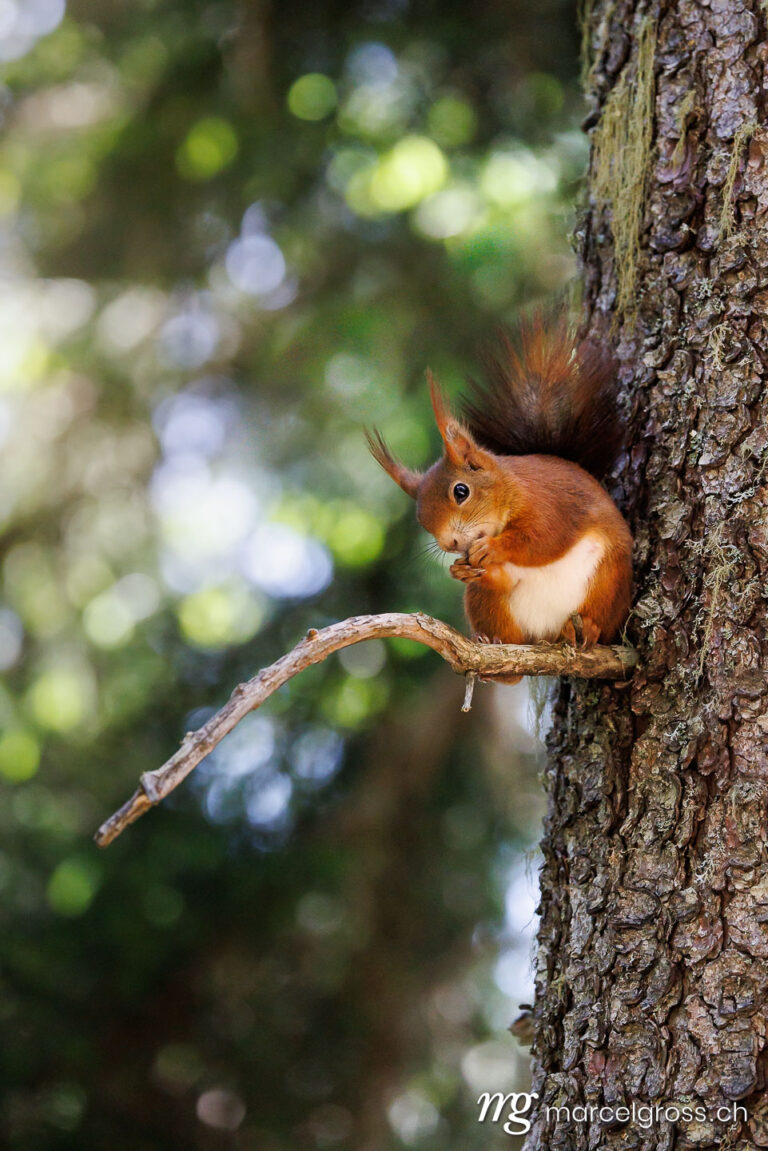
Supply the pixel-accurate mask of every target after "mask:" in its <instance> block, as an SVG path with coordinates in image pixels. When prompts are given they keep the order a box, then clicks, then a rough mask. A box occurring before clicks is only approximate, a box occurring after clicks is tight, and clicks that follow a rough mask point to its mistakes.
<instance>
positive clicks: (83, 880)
mask: <svg viewBox="0 0 768 1151" xmlns="http://www.w3.org/2000/svg"><path fill="white" fill-rule="evenodd" d="M98 886H99V883H98V874H97V872H96V869H95V868H94V867H92V866H91V865H90V864H88V863H85V862H84V861H82V860H79V859H65V860H64V861H63V862H62V863H60V864H59V866H58V867H57V868H56V870H55V871H54V873H53V875H52V876H51V878H50V879H49V881H48V887H47V888H46V896H47V899H48V906H49V907H50V908H51V910H52V911H55V912H56V914H57V915H65V916H71V917H73V918H74V917H75V916H78V915H82V914H83V912H85V911H87V910H88V908H89V907H90V905H91V901H92V900H93V897H94V895H95V894H96V891H97V889H98Z"/></svg>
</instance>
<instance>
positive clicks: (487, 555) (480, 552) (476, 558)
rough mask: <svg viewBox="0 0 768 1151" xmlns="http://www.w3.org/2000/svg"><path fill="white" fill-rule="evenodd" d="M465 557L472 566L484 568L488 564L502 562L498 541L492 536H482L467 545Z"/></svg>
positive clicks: (502, 556)
mask: <svg viewBox="0 0 768 1151" xmlns="http://www.w3.org/2000/svg"><path fill="white" fill-rule="evenodd" d="M467 559H468V560H469V562H470V564H472V566H473V567H479V568H486V567H488V565H489V564H498V563H504V555H503V554H502V553H501V550H500V548H499V542H498V540H497V539H495V538H494V537H493V536H483V538H482V539H479V540H475V542H474V543H473V544H470V545H469V551H468V552H467Z"/></svg>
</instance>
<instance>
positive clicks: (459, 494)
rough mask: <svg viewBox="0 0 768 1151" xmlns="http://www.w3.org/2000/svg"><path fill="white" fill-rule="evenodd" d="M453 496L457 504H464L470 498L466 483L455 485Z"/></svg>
mask: <svg viewBox="0 0 768 1151" xmlns="http://www.w3.org/2000/svg"><path fill="white" fill-rule="evenodd" d="M453 498H454V499H455V500H456V503H457V504H463V503H464V500H466V499H469V488H468V487H467V485H466V484H454V485H453Z"/></svg>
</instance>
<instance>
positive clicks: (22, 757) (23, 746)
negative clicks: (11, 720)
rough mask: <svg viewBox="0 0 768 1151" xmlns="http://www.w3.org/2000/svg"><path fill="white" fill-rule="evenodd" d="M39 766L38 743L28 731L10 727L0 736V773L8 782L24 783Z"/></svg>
mask: <svg viewBox="0 0 768 1151" xmlns="http://www.w3.org/2000/svg"><path fill="white" fill-rule="evenodd" d="M39 766H40V745H39V744H38V742H37V740H36V739H35V737H34V736H33V735H32V734H31V733H30V732H28V731H22V730H21V729H11V730H10V731H5V732H3V734H2V736H0V775H2V776H3V778H4V779H7V780H8V782H9V783H26V781H27V780H28V779H31V778H32V776H33V775H35V774H36V772H37V769H38V767H39Z"/></svg>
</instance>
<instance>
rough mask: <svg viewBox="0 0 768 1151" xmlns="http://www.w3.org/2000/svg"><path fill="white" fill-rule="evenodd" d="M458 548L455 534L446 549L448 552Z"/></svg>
mask: <svg viewBox="0 0 768 1151" xmlns="http://www.w3.org/2000/svg"><path fill="white" fill-rule="evenodd" d="M458 550H459V541H458V540H457V539H456V536H454V537H453V539H452V540H451V546H450V547H449V548H448V551H449V552H457V551H458Z"/></svg>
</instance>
